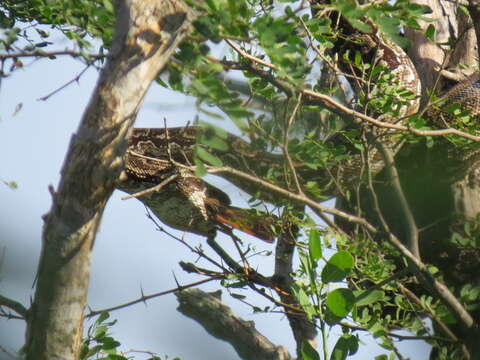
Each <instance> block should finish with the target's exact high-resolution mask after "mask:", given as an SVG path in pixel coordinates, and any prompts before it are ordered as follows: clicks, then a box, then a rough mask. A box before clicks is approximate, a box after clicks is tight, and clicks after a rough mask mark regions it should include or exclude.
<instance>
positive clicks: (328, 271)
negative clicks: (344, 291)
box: [322, 250, 354, 283]
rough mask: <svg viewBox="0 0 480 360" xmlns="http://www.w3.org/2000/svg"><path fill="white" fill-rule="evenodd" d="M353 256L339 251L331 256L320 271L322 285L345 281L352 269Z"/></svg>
mask: <svg viewBox="0 0 480 360" xmlns="http://www.w3.org/2000/svg"><path fill="white" fill-rule="evenodd" d="M353 263H354V261H353V256H352V255H350V253H349V252H348V251H345V250H340V251H339V252H337V253H336V254H335V255H333V256H332V257H331V258H330V259H329V260H328V262H327V264H326V265H325V267H324V268H323V270H322V281H323V282H324V283H330V282H338V281H342V280H343V279H345V277H346V276H347V275H348V273H349V272H350V270H352V269H353Z"/></svg>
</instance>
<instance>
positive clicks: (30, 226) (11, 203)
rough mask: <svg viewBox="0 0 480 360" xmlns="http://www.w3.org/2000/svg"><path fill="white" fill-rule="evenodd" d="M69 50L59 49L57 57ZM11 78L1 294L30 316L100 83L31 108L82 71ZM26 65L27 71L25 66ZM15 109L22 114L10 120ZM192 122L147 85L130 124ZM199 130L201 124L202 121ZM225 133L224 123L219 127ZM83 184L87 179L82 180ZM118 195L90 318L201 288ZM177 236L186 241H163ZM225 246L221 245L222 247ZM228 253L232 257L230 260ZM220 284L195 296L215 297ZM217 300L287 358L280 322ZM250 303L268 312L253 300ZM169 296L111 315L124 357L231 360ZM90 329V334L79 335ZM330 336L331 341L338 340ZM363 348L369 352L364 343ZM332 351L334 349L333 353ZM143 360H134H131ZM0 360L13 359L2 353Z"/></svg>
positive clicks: (109, 214)
mask: <svg viewBox="0 0 480 360" xmlns="http://www.w3.org/2000/svg"><path fill="white" fill-rule="evenodd" d="M67 45H68V44H67V43H65V42H63V43H60V45H59V48H64V47H66V46H67ZM24 63H25V65H26V66H25V68H24V69H22V70H18V71H16V72H15V73H14V74H13V75H12V76H11V77H9V78H6V79H4V80H3V81H2V83H1V88H0V164H1V165H0V180H4V181H15V182H17V183H18V186H19V187H18V189H17V190H12V189H10V188H8V187H7V186H4V185H3V184H0V254H1V252H2V251H4V256H3V257H2V258H0V294H2V295H4V296H7V297H10V298H12V299H15V300H17V301H20V302H22V303H23V304H24V305H26V306H28V305H29V303H30V299H31V298H32V297H33V294H34V290H33V289H32V284H33V280H34V277H35V273H36V268H37V263H38V259H39V255H40V248H41V233H42V220H41V216H42V215H43V214H45V213H47V212H48V211H49V208H50V206H51V197H50V194H49V192H48V189H47V187H48V185H49V184H52V185H53V186H55V187H56V186H57V185H58V182H59V179H60V174H59V172H60V169H61V166H62V163H63V159H64V156H65V153H66V150H67V147H68V144H69V141H70V137H71V135H72V133H73V132H74V131H75V130H76V128H77V127H78V123H79V121H80V118H81V116H82V113H83V110H84V108H85V106H86V104H87V102H88V100H89V98H90V94H91V93H92V90H93V87H94V85H95V81H96V79H97V76H98V73H97V72H96V71H95V70H94V69H89V70H88V71H87V72H86V73H85V74H84V75H83V76H82V77H81V78H80V80H79V82H78V83H74V84H72V85H70V86H68V87H67V88H65V89H63V90H62V91H60V92H59V93H58V94H56V95H54V96H52V97H50V98H49V99H48V101H38V100H37V99H38V98H40V97H42V96H45V95H47V94H48V93H50V92H51V91H53V90H55V89H57V88H58V87H60V86H62V85H63V84H65V83H66V82H68V81H70V80H71V79H72V78H74V77H75V75H76V74H78V73H79V72H80V71H82V69H83V68H84V65H83V64H81V63H80V62H78V61H75V60H72V59H70V58H67V57H64V58H61V59H58V60H55V61H49V60H41V61H38V62H35V63H33V64H31V60H29V59H26V60H24ZM30 64H31V65H30ZM19 103H22V104H23V107H22V109H21V110H20V111H19V112H18V113H17V114H15V115H14V113H15V109H16V107H17V105H18V104H19ZM195 115H196V109H195V104H194V99H192V98H187V97H184V96H182V95H180V94H176V93H173V92H170V91H167V90H165V89H163V88H161V87H160V86H158V85H155V84H154V85H153V86H152V88H151V89H150V91H149V93H148V96H147V98H146V100H145V103H144V106H143V108H142V110H141V112H140V114H139V116H138V120H137V122H136V126H138V127H163V119H164V118H166V120H167V125H168V126H181V125H184V124H186V122H187V121H192V120H193V119H194V117H195ZM202 119H203V120H207V119H206V118H205V116H203V118H202ZM217 124H218V125H221V126H223V127H224V128H226V129H230V130H231V129H232V127H231V125H229V124H227V123H226V122H223V123H218V122H217ZM86 175H88V174H86ZM214 181H215V183H216V184H220V186H221V188H222V189H223V190H224V191H226V192H227V193H228V194H229V195H230V197H231V198H232V200H233V202H234V204H235V205H239V206H242V205H243V206H245V200H246V199H247V198H248V197H247V196H246V195H244V194H241V192H240V191H239V190H237V189H236V188H235V187H233V186H232V185H230V184H228V183H225V182H224V181H221V180H218V179H214ZM121 196H123V194H122V193H120V192H118V191H116V192H115V193H114V194H113V196H112V198H111V199H110V201H109V203H108V205H107V208H106V211H105V214H104V218H103V220H102V225H101V228H100V231H99V233H98V236H97V239H96V242H95V248H94V251H93V263H92V273H91V282H90V292H89V297H88V304H89V306H90V307H91V308H92V309H95V310H98V309H101V308H106V307H111V306H115V305H118V304H122V303H125V302H128V301H131V300H133V299H136V298H138V297H139V296H140V295H141V291H142V289H143V293H144V294H151V293H155V292H160V291H164V290H168V289H171V288H175V287H176V283H175V280H174V277H173V273H175V275H176V277H177V279H178V280H179V281H180V283H181V284H187V283H189V282H193V281H196V280H199V278H198V277H194V276H191V275H187V274H184V273H183V272H182V270H181V269H180V267H179V265H178V262H179V261H180V260H185V261H192V262H193V261H195V260H196V257H195V256H194V255H193V254H191V253H190V252H189V251H188V250H187V249H186V248H185V247H184V246H182V245H180V244H179V243H177V242H175V241H174V240H172V239H171V238H169V237H168V236H166V235H165V234H162V233H160V232H158V231H156V230H155V227H154V225H153V224H152V222H151V221H150V220H148V219H147V217H146V216H145V210H144V207H143V205H142V204H141V203H140V202H138V201H136V200H134V199H132V200H127V201H122V200H121V199H120V197H121ZM171 232H172V233H174V234H176V235H177V236H182V235H184V234H182V233H180V232H178V231H174V230H172V231H171ZM241 236H242V238H245V239H247V240H248V241H252V242H253V243H255V244H256V245H257V247H258V249H259V250H261V249H272V250H273V247H272V246H271V245H268V244H266V243H263V242H261V241H258V240H256V239H253V238H249V237H247V236H243V235H241ZM185 238H186V239H187V240H188V241H189V242H191V243H192V244H197V243H199V242H204V240H203V239H202V238H200V237H197V236H194V235H191V234H185ZM225 241H229V240H228V239H225ZM233 251H234V249H233V248H232V253H234V252H233ZM272 264H273V261H272V259H271V258H264V259H263V260H262V261H261V263H260V264H259V270H260V271H263V272H264V273H265V274H266V275H270V274H271V272H272V270H271V269H272V268H273V267H272ZM218 288H219V284H218V283H211V284H210V285H208V286H202V289H204V290H208V291H213V290H217V289H218ZM223 294H224V295H223V299H224V301H225V302H226V303H227V304H228V305H229V306H232V308H233V309H234V311H235V312H236V314H237V315H239V316H241V317H243V318H244V319H246V320H253V321H254V322H255V324H256V327H257V329H258V330H259V331H261V332H263V333H264V335H266V336H267V337H268V338H269V339H270V340H271V341H272V342H274V343H276V344H282V345H284V346H286V347H287V348H288V349H289V351H290V352H291V353H294V348H295V345H294V342H293V338H292V335H291V331H290V328H289V326H288V322H287V320H286V319H285V318H284V317H283V316H281V315H279V314H260V315H259V314H252V311H251V309H250V308H249V307H248V306H246V305H244V304H242V303H240V302H238V301H237V300H235V299H232V298H231V297H229V296H228V294H226V292H225V290H224V291H223ZM249 301H250V302H251V303H255V304H257V305H260V306H264V305H267V303H266V302H264V301H263V299H261V298H259V297H257V296H253V297H251V298H249ZM176 307H177V302H176V298H175V296H174V295H167V296H163V297H160V298H156V299H153V300H151V301H149V302H148V303H147V305H146V306H145V305H144V304H138V305H135V306H132V307H130V308H127V309H122V310H119V311H115V312H112V313H111V318H112V319H117V320H118V323H117V324H116V325H115V326H114V328H113V336H114V337H115V338H116V339H117V340H118V341H120V342H121V343H122V349H123V350H128V349H136V350H149V351H154V352H157V353H159V354H160V355H162V356H163V355H168V356H169V358H173V357H175V356H178V357H180V358H181V359H182V360H193V359H196V360H207V359H209V360H210V359H226V360H228V359H238V356H237V355H236V353H235V352H234V351H233V348H231V346H230V345H229V344H227V343H224V342H221V341H219V340H216V339H214V338H212V337H211V336H209V335H208V334H207V333H206V331H205V330H203V328H202V327H200V326H199V325H198V324H197V323H195V322H194V321H193V320H191V319H188V318H186V317H184V316H183V315H181V314H180V313H178V312H177V311H176ZM86 327H88V324H87V325H86ZM24 330H25V329H24V324H23V323H22V322H21V321H18V320H8V321H7V320H5V319H0V346H1V347H3V348H4V349H6V350H8V351H9V352H12V353H13V352H15V351H17V350H18V349H19V347H20V346H21V345H22V344H23V343H24ZM337 334H338V331H337ZM370 343H371V342H370ZM332 345H333V344H332ZM406 347H407V348H409V349H410V350H409V351H408V355H409V356H411V357H412V358H413V359H425V358H427V357H428V351H429V350H428V348H427V347H426V346H425V345H423V344H422V345H413V343H411V342H409V343H405V346H402V348H403V349H405V348H406ZM381 353H385V352H384V351H382V350H381V349H380V348H379V347H378V346H375V345H373V344H372V345H369V346H361V347H360V352H359V353H358V354H357V355H356V356H354V357H353V359H373V357H374V356H375V355H378V354H381ZM145 357H146V356H143V355H136V356H135V358H136V359H143V358H145ZM1 359H11V358H10V357H8V356H6V355H5V353H3V352H2V351H0V360H1Z"/></svg>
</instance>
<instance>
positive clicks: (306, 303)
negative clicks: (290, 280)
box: [292, 284, 316, 319]
mask: <svg viewBox="0 0 480 360" xmlns="http://www.w3.org/2000/svg"><path fill="white" fill-rule="evenodd" d="M292 292H293V295H294V296H295V298H296V299H297V301H298V303H299V304H300V306H301V307H302V308H303V310H305V313H306V314H307V317H308V318H309V319H312V318H313V316H315V315H316V311H315V308H314V307H313V306H312V304H311V302H310V298H309V297H308V295H307V293H306V292H305V290H303V289H302V288H301V287H300V286H299V285H298V284H293V286H292Z"/></svg>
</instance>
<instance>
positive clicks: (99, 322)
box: [80, 312, 180, 360]
mask: <svg viewBox="0 0 480 360" xmlns="http://www.w3.org/2000/svg"><path fill="white" fill-rule="evenodd" d="M109 317H110V314H109V313H108V312H103V313H101V314H100V316H99V317H98V318H97V319H96V320H95V322H94V323H93V324H92V325H90V327H89V328H88V331H87V334H86V337H85V339H84V340H83V345H82V350H81V353H80V360H129V359H133V358H134V357H133V356H125V355H126V354H124V353H122V352H120V351H118V348H119V347H120V345H121V344H120V342H118V341H117V340H115V339H114V338H113V337H112V336H111V335H110V334H109V331H110V330H111V329H112V328H113V326H114V325H115V323H116V322H117V321H116V320H112V321H107V320H108V318H109ZM134 352H135V351H132V353H134ZM150 355H151V357H149V358H147V359H146V360H162V358H161V357H159V356H157V355H155V354H153V353H150ZM164 359H165V360H168V357H165V358H164ZM172 360H180V359H179V358H172Z"/></svg>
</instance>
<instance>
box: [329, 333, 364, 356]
mask: <svg viewBox="0 0 480 360" xmlns="http://www.w3.org/2000/svg"><path fill="white" fill-rule="evenodd" d="M357 351H358V338H357V337H356V336H353V335H351V334H344V335H342V336H341V337H340V338H339V339H338V341H337V343H336V344H335V347H334V348H333V351H332V355H331V356H330V360H345V359H346V358H347V357H348V356H349V355H354V354H355V353H356V352H357Z"/></svg>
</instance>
